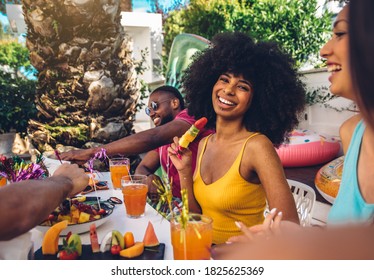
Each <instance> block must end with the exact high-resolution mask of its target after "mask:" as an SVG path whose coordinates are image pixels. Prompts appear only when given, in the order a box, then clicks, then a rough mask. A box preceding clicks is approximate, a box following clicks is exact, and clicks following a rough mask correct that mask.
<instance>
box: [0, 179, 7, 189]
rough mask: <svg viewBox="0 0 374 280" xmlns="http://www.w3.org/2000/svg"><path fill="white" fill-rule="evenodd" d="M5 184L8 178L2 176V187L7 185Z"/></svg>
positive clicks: (0, 182) (0, 180)
mask: <svg viewBox="0 0 374 280" xmlns="http://www.w3.org/2000/svg"><path fill="white" fill-rule="evenodd" d="M5 185H6V178H5V177H1V176H0V187H2V186H5Z"/></svg>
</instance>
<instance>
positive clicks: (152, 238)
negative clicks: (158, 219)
mask: <svg viewBox="0 0 374 280" xmlns="http://www.w3.org/2000/svg"><path fill="white" fill-rule="evenodd" d="M143 243H144V247H154V246H158V245H160V242H159V241H158V238H157V235H156V233H155V229H154V228H153V224H152V223H151V222H150V221H149V222H148V226H147V229H146V230H145V234H144V237H143Z"/></svg>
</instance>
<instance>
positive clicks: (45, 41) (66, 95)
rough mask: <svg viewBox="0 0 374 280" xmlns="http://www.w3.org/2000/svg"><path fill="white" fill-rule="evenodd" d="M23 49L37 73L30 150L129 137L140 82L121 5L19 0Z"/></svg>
mask: <svg viewBox="0 0 374 280" xmlns="http://www.w3.org/2000/svg"><path fill="white" fill-rule="evenodd" d="M22 2H23V12H24V17H25V21H26V24H27V28H28V32H27V40H26V45H27V47H28V49H29V51H30V61H31V63H32V65H33V66H34V67H35V68H36V69H37V71H38V86H37V89H36V106H37V109H38V119H37V120H31V121H30V122H29V127H28V134H29V136H30V139H31V141H32V144H33V145H34V146H35V147H36V148H37V149H38V150H39V151H45V150H50V149H54V148H56V145H57V144H62V145H64V146H75V147H79V148H80V147H82V146H84V145H85V144H86V145H87V142H90V141H93V142H96V143H107V142H110V141H113V140H116V139H119V138H122V137H125V136H127V135H129V134H131V133H133V121H134V117H135V113H136V104H137V101H138V98H139V81H138V79H137V75H136V72H135V65H134V61H133V59H132V57H131V51H130V40H129V38H128V37H127V36H126V34H125V33H124V30H123V27H122V26H121V23H120V0H23V1H22Z"/></svg>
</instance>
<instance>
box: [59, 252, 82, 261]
mask: <svg viewBox="0 0 374 280" xmlns="http://www.w3.org/2000/svg"><path fill="white" fill-rule="evenodd" d="M58 255H59V258H60V260H76V259H78V252H77V251H67V250H61V251H60V252H59V253H58Z"/></svg>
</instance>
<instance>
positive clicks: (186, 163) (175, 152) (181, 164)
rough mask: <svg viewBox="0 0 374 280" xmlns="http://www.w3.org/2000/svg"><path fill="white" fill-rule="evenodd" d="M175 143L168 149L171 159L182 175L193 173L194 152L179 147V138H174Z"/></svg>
mask: <svg viewBox="0 0 374 280" xmlns="http://www.w3.org/2000/svg"><path fill="white" fill-rule="evenodd" d="M173 140H174V143H172V144H171V145H170V147H169V148H168V154H169V157H170V159H171V161H172V163H173V165H174V166H175V168H176V169H177V170H178V172H180V173H191V162H192V152H191V151H190V149H188V148H181V147H180V146H179V138H178V137H174V139H173Z"/></svg>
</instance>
